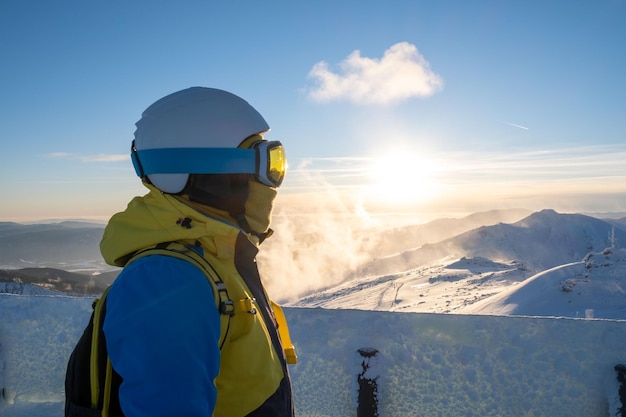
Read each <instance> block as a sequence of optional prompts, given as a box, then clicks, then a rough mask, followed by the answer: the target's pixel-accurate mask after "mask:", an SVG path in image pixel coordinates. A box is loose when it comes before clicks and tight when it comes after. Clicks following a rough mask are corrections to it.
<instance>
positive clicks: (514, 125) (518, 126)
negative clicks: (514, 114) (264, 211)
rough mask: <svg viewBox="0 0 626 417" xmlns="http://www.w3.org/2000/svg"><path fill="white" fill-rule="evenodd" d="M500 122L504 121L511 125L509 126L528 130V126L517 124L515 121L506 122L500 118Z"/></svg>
mask: <svg viewBox="0 0 626 417" xmlns="http://www.w3.org/2000/svg"><path fill="white" fill-rule="evenodd" d="M500 123H504V124H506V125H509V126H513V127H517V128H519V129H524V130H528V128H527V127H526V126H522V125H517V124H515V123H509V122H505V121H502V120H500Z"/></svg>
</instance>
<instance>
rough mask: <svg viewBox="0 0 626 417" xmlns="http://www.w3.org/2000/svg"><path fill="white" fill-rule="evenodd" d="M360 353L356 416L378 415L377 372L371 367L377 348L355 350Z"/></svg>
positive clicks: (372, 416)
mask: <svg viewBox="0 0 626 417" xmlns="http://www.w3.org/2000/svg"><path fill="white" fill-rule="evenodd" d="M357 352H358V353H359V355H360V362H361V367H362V369H361V370H360V372H359V374H358V375H357V383H358V389H359V394H358V405H357V411H356V415H357V417H379V415H378V376H379V375H378V372H377V370H375V369H373V368H372V367H373V364H374V362H375V360H374V358H375V357H376V355H377V354H378V350H376V349H374V348H361V349H359V350H358V351H357Z"/></svg>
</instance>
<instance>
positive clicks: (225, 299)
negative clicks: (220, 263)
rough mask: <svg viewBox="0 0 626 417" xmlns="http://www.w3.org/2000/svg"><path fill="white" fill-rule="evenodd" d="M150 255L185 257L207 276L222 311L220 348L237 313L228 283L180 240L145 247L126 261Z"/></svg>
mask: <svg viewBox="0 0 626 417" xmlns="http://www.w3.org/2000/svg"><path fill="white" fill-rule="evenodd" d="M149 255H166V256H173V257H175V258H179V259H183V260H185V261H188V262H191V263H192V264H194V265H195V266H196V267H197V268H198V269H200V270H201V271H202V272H203V273H204V275H205V276H206V277H207V280H208V281H209V284H211V286H212V287H213V296H214V298H215V304H216V306H217V309H218V311H219V312H220V317H221V318H222V319H221V326H220V329H221V330H220V342H219V346H220V349H222V347H223V346H224V343H225V342H226V336H227V335H228V330H229V327H230V318H231V317H232V316H233V315H234V314H235V306H234V303H233V300H232V299H231V298H230V296H229V295H228V290H227V288H226V284H225V283H224V281H222V279H221V278H220V276H219V275H218V273H217V271H216V270H215V268H213V266H212V265H211V264H210V263H209V262H208V261H207V260H206V259H205V258H204V257H203V256H202V255H200V254H199V253H198V252H196V250H195V249H194V247H193V246H190V245H184V244H182V243H179V242H166V243H161V244H158V245H156V246H154V247H152V248H147V249H144V250H142V251H140V252H137V253H136V254H135V255H133V257H132V258H130V260H129V261H128V262H127V263H126V265H129V264H130V263H131V262H133V261H135V260H137V259H139V258H142V257H144V256H149Z"/></svg>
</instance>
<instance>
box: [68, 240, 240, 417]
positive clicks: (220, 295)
mask: <svg viewBox="0 0 626 417" xmlns="http://www.w3.org/2000/svg"><path fill="white" fill-rule="evenodd" d="M148 255H168V256H174V257H177V258H180V259H185V260H187V261H189V262H191V263H193V264H194V265H196V266H197V267H198V268H199V269H200V270H201V271H202V272H204V274H205V275H206V277H207V279H208V281H209V283H210V284H211V286H212V287H213V293H214V294H215V295H216V297H215V301H216V303H217V307H218V310H219V312H220V317H221V318H222V319H221V326H220V328H221V330H220V331H221V333H220V343H219V346H220V349H221V348H222V347H223V345H224V342H225V341H226V336H227V333H228V329H229V325H230V318H231V317H232V316H233V315H234V305H233V302H232V300H231V299H230V298H229V296H228V292H227V291H226V285H225V284H224V282H223V281H222V280H221V278H220V277H219V275H218V274H217V272H216V271H215V269H213V267H212V266H211V265H210V264H209V263H208V262H207V261H206V259H204V258H203V257H202V256H201V255H200V254H198V253H197V252H196V251H195V250H193V249H191V248H189V247H187V246H185V245H183V244H181V243H176V242H168V243H163V244H159V245H157V246H155V247H153V248H148V249H145V250H143V251H140V252H138V253H136V254H135V255H133V257H132V258H130V260H129V261H128V262H127V263H126V265H128V264H130V263H131V262H133V261H135V260H136V259H139V258H141V257H143V256H148ZM109 288H110V287H109ZM109 288H107V289H106V290H105V291H104V292H103V294H102V296H101V297H100V298H99V299H96V300H94V302H93V304H92V307H93V313H92V314H91V318H90V319H89V323H88V324H87V326H86V328H85V331H84V332H83V335H82V336H81V337H80V339H79V341H78V343H77V344H76V346H75V348H74V350H73V351H72V354H71V356H70V359H69V362H68V365H67V373H66V377H65V417H114V416H123V415H124V414H123V413H122V410H121V408H120V404H119V398H118V388H119V386H120V384H121V382H122V378H121V377H120V376H119V375H118V374H117V372H115V370H113V368H112V366H111V362H110V360H109V358H108V355H107V351H106V343H105V338H104V331H103V329H102V325H103V323H104V317H105V314H106V302H105V301H106V296H107V294H108V291H109Z"/></svg>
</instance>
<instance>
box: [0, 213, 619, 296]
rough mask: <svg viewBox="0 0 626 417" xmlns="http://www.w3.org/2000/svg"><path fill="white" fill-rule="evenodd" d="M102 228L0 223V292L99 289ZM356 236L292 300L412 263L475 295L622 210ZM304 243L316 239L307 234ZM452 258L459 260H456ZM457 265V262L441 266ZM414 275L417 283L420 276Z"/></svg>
mask: <svg viewBox="0 0 626 417" xmlns="http://www.w3.org/2000/svg"><path fill="white" fill-rule="evenodd" d="M103 231H104V225H102V224H98V223H88V222H76V221H72V222H59V223H52V224H31V225H24V224H18V223H10V222H3V223H0V283H14V285H13V284H12V285H11V286H5V287H4V290H3V287H2V285H0V292H19V291H20V286H21V285H26V284H33V285H37V286H38V287H40V288H43V289H48V290H51V291H63V292H69V293H80V294H99V293H100V292H102V290H103V289H104V288H106V286H108V285H109V284H110V283H111V282H112V281H113V280H114V279H115V277H116V276H117V274H118V273H119V269H118V268H112V267H110V266H107V265H106V264H105V263H104V261H103V260H102V257H101V255H100V250H99V242H100V239H101V237H102V234H103ZM306 238H308V237H306ZM360 239H362V243H363V248H367V249H364V250H367V251H368V252H367V253H366V254H364V256H363V259H365V260H366V261H364V262H362V263H361V264H360V265H358V266H357V267H356V268H354V269H353V270H352V271H351V272H349V273H347V275H346V276H344V277H343V279H341V277H339V279H338V280H337V282H335V284H332V285H326V286H325V287H320V286H318V287H310V288H309V290H308V291H307V293H306V294H301V295H300V297H299V300H296V301H294V302H292V303H291V304H292V305H325V304H324V303H325V301H323V300H330V299H332V298H333V297H334V296H338V294H340V293H343V294H345V293H346V292H348V293H353V292H355V291H357V290H358V288H359V286H360V285H361V284H363V283H364V282H366V283H367V284H363V285H365V286H367V287H371V286H372V285H375V283H376V282H382V283H384V285H385V286H387V287H388V286H390V285H395V286H396V288H397V287H398V285H400V284H399V283H398V282H399V281H398V282H396V280H397V279H398V277H401V276H404V277H407V276H411V274H415V273H416V272H415V271H420V274H421V275H420V276H421V277H422V278H424V279H426V281H425V282H426V283H427V284H429V285H430V286H429V288H434V287H433V286H432V285H431V284H433V283H435V282H448V283H450V282H458V281H461V280H464V279H469V280H472V282H473V283H476V282H483V283H485V284H488V285H485V286H483V287H484V288H483V289H485V291H481V292H480V294H477V295H475V296H474V297H475V299H474V301H476V300H478V299H483V298H485V297H487V295H489V294H491V293H492V292H493V291H495V289H494V288H495V287H493V283H494V282H496V281H497V280H500V281H501V282H506V283H507V285H508V284H511V283H513V282H521V281H523V280H524V279H526V278H528V277H530V276H532V275H534V274H537V273H540V272H542V271H545V270H548V269H550V268H553V267H557V266H559V265H564V264H568V263H572V262H580V261H581V260H582V259H583V258H584V257H585V256H586V255H587V254H589V253H591V252H601V251H602V250H604V249H605V248H607V247H614V248H619V247H623V246H626V218H621V219H604V220H603V219H599V218H595V217H592V216H588V215H583V214H559V213H557V212H555V211H554V210H542V211H539V212H535V213H533V212H530V211H528V210H522V209H515V210H493V211H488V212H480V213H475V214H472V215H469V216H466V217H463V218H459V219H438V220H435V221H433V222H430V223H425V224H419V225H411V226H406V227H403V228H394V229H388V230H377V231H372V230H370V231H363V232H362V233H361V234H360ZM309 244H311V245H315V244H317V245H324V244H325V242H324V241H323V240H316V239H309ZM292 250H294V254H293V259H291V260H290V261H291V262H295V261H297V260H298V259H297V256H296V252H295V251H296V250H297V249H296V248H293V249H292ZM463 260H465V261H463ZM461 264H467V265H466V267H464V268H462V267H460V266H459V265H461ZM457 270H464V271H465V272H463V273H461V274H460V275H459V274H457V273H456V272H450V271H457ZM468 271H469V272H468ZM472 271H474V272H475V273H473V272H472ZM455 274H456V275H455ZM489 274H491V275H489ZM306 278H307V277H302V279H306ZM412 279H413V278H412ZM481 280H482V281H481ZM350 285H352V287H350ZM414 285H417V286H418V287H420V286H422V285H425V284H423V282H422V281H420V283H418V284H414ZM489 286H491V290H490V291H487V290H486V289H489ZM499 290H502V288H500V289H499ZM499 290H498V291H499ZM322 294H324V295H322ZM422 295H423V294H422ZM442 296H443V295H442ZM381 297H382V296H381ZM383 298H384V297H383ZM383 298H381V300H382V299H383ZM422 301H423V300H422ZM359 303H360V302H359V298H358V297H357V296H355V299H354V302H353V303H352V305H353V306H354V307H355V308H359V306H360V304H359ZM331 304H332V303H331ZM381 305H384V303H383V304H381Z"/></svg>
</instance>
